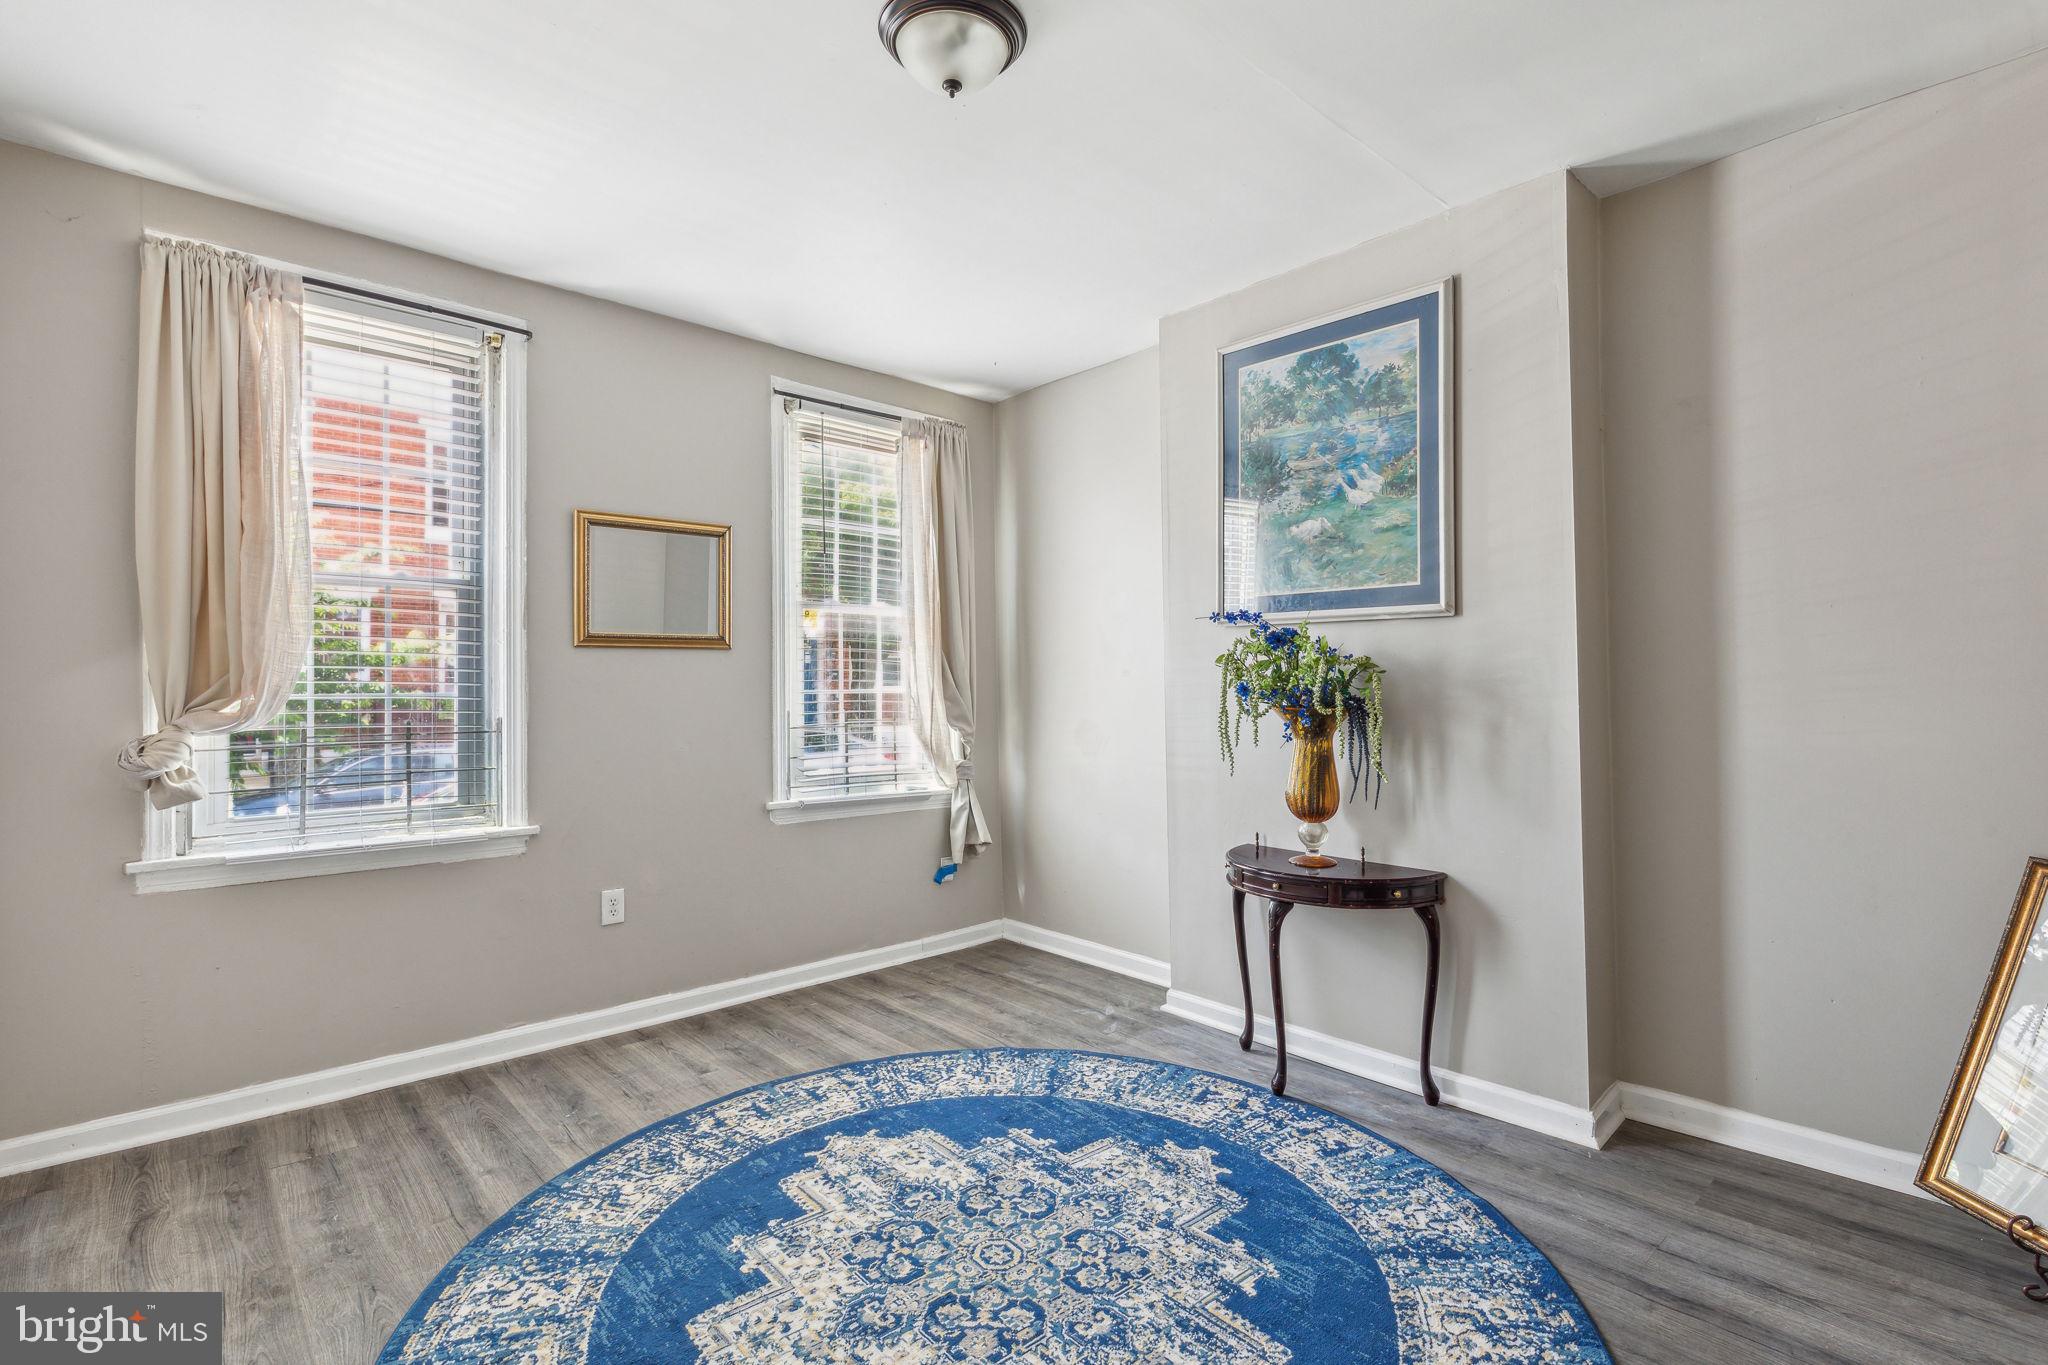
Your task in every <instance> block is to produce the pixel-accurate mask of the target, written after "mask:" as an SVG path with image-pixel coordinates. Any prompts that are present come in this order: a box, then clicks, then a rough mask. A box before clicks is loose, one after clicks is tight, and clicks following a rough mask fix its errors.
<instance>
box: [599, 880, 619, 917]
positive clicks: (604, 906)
mask: <svg viewBox="0 0 2048 1365" xmlns="http://www.w3.org/2000/svg"><path fill="white" fill-rule="evenodd" d="M597 922H598V923H599V924H624V923H625V922H626V888H625V887H623V886H615V887H613V888H612V889H611V890H609V891H600V892H598V893H597Z"/></svg>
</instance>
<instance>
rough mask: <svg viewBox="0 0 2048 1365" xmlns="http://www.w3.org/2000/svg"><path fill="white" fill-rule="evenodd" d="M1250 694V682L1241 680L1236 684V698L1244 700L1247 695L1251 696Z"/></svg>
mask: <svg viewBox="0 0 2048 1365" xmlns="http://www.w3.org/2000/svg"><path fill="white" fill-rule="evenodd" d="M1251 694H1252V685H1251V684H1250V683H1248V682H1241V683H1239V684H1238V685H1237V696H1238V700H1240V701H1242V700H1244V699H1245V698H1247V697H1249V696H1251Z"/></svg>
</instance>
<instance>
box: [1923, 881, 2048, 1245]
mask: <svg viewBox="0 0 2048 1365" xmlns="http://www.w3.org/2000/svg"><path fill="white" fill-rule="evenodd" d="M1947 1176H1948V1178H1949V1179H1950V1180H1951V1181H1953V1182H1954V1183H1956V1184H1957V1185H1960V1186H1962V1187H1963V1188H1964V1189H1966V1190H1970V1191H1972V1192H1974V1193H1975V1194H1977V1195H1978V1196H1979V1197H1981V1198H1983V1199H1987V1200H1989V1201H1990V1202H1991V1203H1993V1204H1996V1205H1997V1206H1998V1207H1999V1208H2000V1209H2003V1210H2005V1211H2006V1212H2007V1213H2008V1214H2025V1215H2026V1216H2027V1217H2029V1218H2032V1219H2033V1220H2034V1221H2035V1223H2037V1224H2040V1225H2043V1226H2048V916H2040V917H2038V918H2036V920H2035V921H2034V924H2033V926H2032V933H2031V935H2030V936H2029V937H2028V939H2027V942H2026V946H2025V948H2024V949H2023V950H2022V951H2021V954H2020V958H2019V966H2018V971H2017V973H2016V974H2015V975H2014V977H2013V987H2012V995H2011V997H2010V998H2009V999H2008V1000H2007V1001H2006V1006H2005V1013H2004V1014H2003V1015H2002V1016H2000V1018H1999V1019H1998V1021H1997V1023H1996V1024H1995V1025H1994V1026H1993V1027H1992V1030H1991V1047H1990V1051H1989V1052H1988V1053H1987V1054H1986V1056H1985V1060H1984V1074H1983V1076H1982V1077H1981V1078H1980V1079H1979V1080H1978V1082H1977V1089H1976V1093H1975V1094H1974V1095H1973V1096H1972V1097H1971V1100H1970V1108H1969V1112H1968V1113H1967V1114H1966V1115H1965V1117H1964V1119H1963V1128H1962V1135H1961V1136H1960V1137H1959V1138H1958V1139H1957V1141H1956V1149H1955V1154H1954V1156H1953V1157H1952V1158H1951V1159H1950V1161H1949V1168H1948V1171H1947Z"/></svg>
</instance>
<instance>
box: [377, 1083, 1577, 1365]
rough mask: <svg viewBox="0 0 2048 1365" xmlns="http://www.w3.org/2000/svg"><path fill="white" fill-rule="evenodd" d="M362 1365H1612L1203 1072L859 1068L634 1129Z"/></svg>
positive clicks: (1509, 1239)
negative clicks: (514, 1364) (528, 1364)
mask: <svg viewBox="0 0 2048 1365" xmlns="http://www.w3.org/2000/svg"><path fill="white" fill-rule="evenodd" d="M381 1360H382V1361H383V1362H386V1363H387V1365H398V1363H399V1362H485V1361H489V1362H494V1363H495V1362H509V1361H535V1362H559V1363H562V1365H568V1363H570V1362H591V1363H592V1365H627V1362H633V1363H634V1365H642V1363H649V1365H651V1362H656V1361H661V1362H668V1361H702V1362H706V1363H707V1365H765V1362H771V1361H775V1362H833V1363H834V1365H884V1363H885V1362H886V1363H887V1365H923V1363H924V1362H934V1363H936V1362H952V1361H971V1362H996V1361H1005V1362H1018V1363H1020V1365H1021V1362H1027V1361H1029V1362H1060V1363H1062V1365H1064V1363H1065V1362H1107V1363H1109V1365H1138V1363H1139V1362H1152V1361H1176V1362H1190V1363H1194V1362H1201V1363H1203V1365H1206V1363H1207V1362H1275V1363H1276V1365H1277V1363H1278V1362H1284V1361H1298V1362H1322V1361H1374V1362H1423V1361H1430V1362H1435V1361H1447V1362H1456V1361H1472V1362H1481V1361H1483V1362H1489V1365H1492V1363H1494V1362H1509V1361H1531V1362H1539V1361H1540V1362H1606V1361H1607V1360H1608V1355H1607V1352H1606V1349H1605V1347H1604V1346H1603V1345H1602V1343H1601V1340H1600V1336H1599V1333H1598V1331H1597V1330H1596V1329H1595V1328H1594V1326H1593V1323H1592V1321H1591V1319H1590V1318H1588V1317H1587V1315H1586V1312H1585V1310H1584V1308H1583V1307H1581V1306H1580V1304H1579V1302H1578V1300H1577V1298H1576V1297H1575V1296H1574V1295H1573V1294H1572V1292H1571V1290H1570V1288H1569V1287H1567V1286H1566V1285H1565V1283H1564V1281H1563V1280H1562V1279H1561V1278H1560V1277H1559V1276H1558V1274H1557V1272H1556V1271H1555V1270H1554V1269H1553V1268H1552V1267H1551V1265H1550V1263H1549V1262H1548V1261H1546V1260H1545V1259H1544V1258H1543V1255H1542V1253H1540V1252H1538V1251H1537V1250H1536V1249H1535V1248H1534V1247H1533V1246H1531V1245H1530V1244H1529V1243H1528V1241H1527V1240H1525V1239H1524V1238H1523V1237H1522V1236H1521V1235H1520V1234H1519V1233H1517V1232H1516V1231H1515V1230H1514V1229H1513V1228H1512V1227H1511V1226H1510V1225H1509V1224H1508V1223H1507V1222H1506V1221H1505V1220H1504V1219H1502V1218H1501V1217H1500V1216H1499V1215H1498V1214H1496V1213H1494V1212H1493V1210H1492V1209H1490V1208H1489V1207H1487V1206H1486V1205H1485V1204H1484V1203H1482V1202H1481V1201H1480V1200H1478V1199H1476V1198H1474V1197H1473V1196H1472V1195H1471V1194H1469V1193H1467V1192H1466V1191H1465V1190H1464V1189H1463V1188H1462V1187H1461V1186H1459V1185H1458V1184H1457V1183H1456V1182H1455V1181H1453V1180H1451V1179H1450V1178H1449V1177H1448V1176H1446V1175H1444V1173H1443V1172H1441V1171H1439V1170H1438V1169H1437V1168H1436V1167H1434V1166H1431V1165H1429V1164H1428V1163H1427V1162H1424V1161H1422V1160H1420V1159H1419V1158H1417V1157H1415V1156H1412V1155H1410V1154H1409V1153H1407V1152H1405V1151H1402V1150H1401V1149H1400V1148H1398V1147H1395V1146H1393V1145H1391V1144H1390V1143H1387V1142H1385V1141H1383V1140H1381V1139H1380V1138H1378V1137H1376V1136H1374V1135H1373V1134H1372V1133H1370V1132H1368V1131H1367V1130H1365V1129H1364V1128H1361V1127H1359V1126H1358V1125H1356V1124H1354V1123H1352V1122H1350V1121H1349V1120H1347V1119H1343V1118H1341V1117H1338V1116H1337V1115H1334V1114H1330V1113H1327V1112H1325V1111H1323V1110H1320V1109H1315V1108H1311V1107H1309V1106H1307V1105H1303V1104H1300V1103H1298V1102H1295V1101H1290V1100H1280V1099H1275V1098H1274V1097H1273V1096H1272V1095H1270V1094H1268V1093H1267V1092H1266V1091H1265V1090H1263V1089H1261V1088H1258V1087H1255V1086H1251V1085H1247V1084H1245V1083H1243V1082H1240V1081H1235V1080H1231V1079H1228V1078H1226V1077H1222V1076H1214V1075H1210V1074H1208V1073H1206V1072H1200V1071H1193V1070H1190V1069H1188V1068H1185V1067H1179V1066H1172V1065H1169V1064H1166V1063H1162V1062H1148V1061H1140V1060H1137V1059H1134V1058H1128V1057H1108V1056H1101V1055H1098V1054H1094V1053H1076V1052H1059V1051H1025V1050H1007V1049H1004V1050H987V1051H972V1052H946V1053H931V1054H924V1055H919V1056H909V1057H892V1058H885V1059H883V1060H880V1061H874V1062H861V1063H856V1064H854V1065H851V1066H844V1067H838V1068H834V1069H833V1070H830V1071H822V1072H817V1073H814V1074H812V1075H808V1076H797V1077H792V1078H790V1079H788V1080H784V1081H777V1082H774V1083H772V1084H769V1085H765V1086H761V1087H759V1088H757V1089H754V1090H749V1091H743V1092H741V1093H740V1094H737V1095H731V1096H727V1097H726V1098H725V1099H722V1100H717V1101H714V1102H712V1103H711V1104H708V1105H704V1106H702V1107H700V1108H697V1109H693V1110H689V1111H687V1112H685V1113H682V1114H678V1115H676V1116H675V1117H673V1118H670V1119H665V1120H663V1121H662V1122H660V1123H657V1124H654V1125H653V1126H651V1127H649V1128H646V1129H643V1130H642V1131H641V1132H639V1133H636V1134H634V1135H633V1136H631V1137H629V1138H626V1139H625V1140H624V1141H622V1142H620V1143H618V1144H617V1145H615V1146H613V1147H611V1148H609V1149H607V1150H605V1151H603V1152H600V1153H598V1154H597V1155H596V1156H593V1157H591V1158H590V1159H589V1160H587V1161H585V1162H583V1163H582V1164H580V1165H578V1166H576V1167H574V1168H572V1169H570V1170H569V1171H567V1172H565V1173H563V1174H562V1175H560V1176H558V1177H556V1178H555V1179H554V1180H552V1181H550V1182H549V1183H548V1184H546V1185H544V1186H542V1187H541V1188H540V1189H539V1190H536V1191H535V1192H534V1193H533V1194H532V1195H529V1196H528V1197H527V1198H526V1199H525V1200H524V1201H523V1202H521V1203H520V1204H519V1205H518V1206H517V1207H516V1208H514V1209H513V1210H512V1211H511V1212H510V1213H507V1214H506V1215H505V1216H504V1217H503V1218H501V1219H499V1220H498V1222H497V1223H495V1224H493V1225H492V1226H491V1227H490V1228H489V1229H487V1230H486V1231H485V1232H484V1233H483V1234H482V1235H480V1236H479V1237H477V1239H476V1240H475V1241H473V1242H471V1243H470V1245H469V1246H467V1247H466V1248H464V1249H463V1251H462V1252H461V1253H460V1254H458V1255H457V1256H456V1258H455V1259H454V1260H453V1261H452V1262H450V1263H449V1265H448V1267H447V1268H446V1269H445V1270H443V1271H442V1272H441V1274H440V1276H439V1277H437V1278H436V1280H435V1281H434V1283H433V1284H432V1285H430V1286H429V1287H428V1289H427V1291H426V1292H425V1293H424V1294H422V1295H421V1296H420V1299H419V1301H418V1302H417V1303H416V1304H414V1305H413V1307H412V1309H411V1311H410V1312H408V1313H407V1314H406V1316H405V1319H404V1320H403V1321H402V1322H401V1323H400V1324H399V1326H398V1330H397V1331H396V1332H395V1333H394V1334H393V1335H392V1338H391V1340H390V1342H389V1343H388V1344H387V1345H386V1346H385V1349H384V1353H383V1356H382V1357H381Z"/></svg>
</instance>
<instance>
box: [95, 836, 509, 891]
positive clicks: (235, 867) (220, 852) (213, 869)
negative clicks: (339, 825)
mask: <svg viewBox="0 0 2048 1365" xmlns="http://www.w3.org/2000/svg"><path fill="white" fill-rule="evenodd" d="M538 833H540V826H538V825H497V826H492V827H490V828H485V829H474V830H442V831H440V832H438V833H434V834H394V835H387V836H385V837H382V838H378V839H373V840H369V841H364V840H362V839H351V840H348V841H347V842H337V843H333V844H325V845H323V844H309V845H302V846H300V847H296V848H261V847H252V848H240V849H216V850H211V851H207V852H201V853H188V854H186V855H185V856H184V857H182V858H145V859H143V860H142V861H141V862H134V863H130V864H128V875H129V876H131V877H133V878H134V879H135V891H136V894H137V895H144V894H148V893H151V892H157V891H196V890H199V889H201V888H203V887H209V886H239V885H241V884H243V883H245V882H275V881H283V880H285V879H287V878H291V877H323V876H327V875H329V874H332V873H336V872H363V871H367V870H369V869H371V868H378V867H417V866H420V865H421V864H424V863H466V862H469V861H471V860H473V859H477V858H505V857H509V856H511V855H512V854H515V853H522V852H524V851H525V850H526V841H527V840H528V839H530V838H532V837H533V836H534V835H536V834H538Z"/></svg>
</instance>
